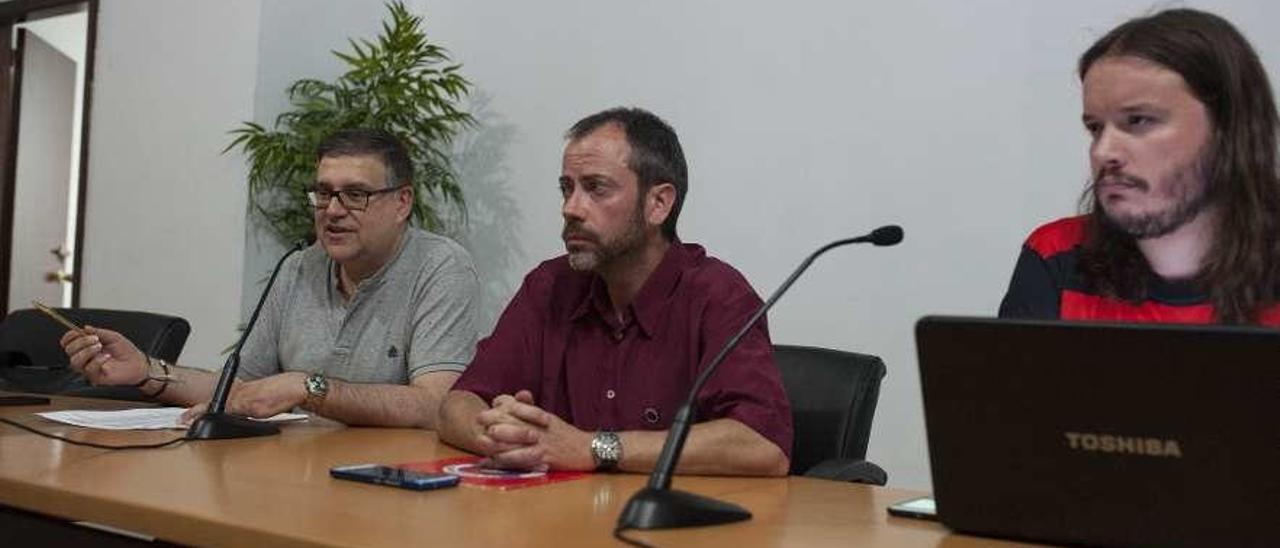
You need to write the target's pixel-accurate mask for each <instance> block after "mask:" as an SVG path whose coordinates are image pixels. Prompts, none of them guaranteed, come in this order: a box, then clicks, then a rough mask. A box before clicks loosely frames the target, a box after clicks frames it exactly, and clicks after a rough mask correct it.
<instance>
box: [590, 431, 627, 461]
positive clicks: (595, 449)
mask: <svg viewBox="0 0 1280 548" xmlns="http://www.w3.org/2000/svg"><path fill="white" fill-rule="evenodd" d="M591 459H592V460H594V461H595V463H596V470H600V471H608V470H613V469H615V468H617V467H618V461H620V460H622V438H619V437H618V434H616V433H613V432H609V431H600V432H596V435H595V437H593V438H591Z"/></svg>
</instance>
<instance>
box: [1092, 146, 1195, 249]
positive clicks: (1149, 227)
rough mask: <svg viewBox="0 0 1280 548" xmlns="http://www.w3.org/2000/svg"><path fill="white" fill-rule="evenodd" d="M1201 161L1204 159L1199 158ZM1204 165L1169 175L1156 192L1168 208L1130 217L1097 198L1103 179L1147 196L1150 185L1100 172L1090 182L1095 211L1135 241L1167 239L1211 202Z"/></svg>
mask: <svg viewBox="0 0 1280 548" xmlns="http://www.w3.org/2000/svg"><path fill="white" fill-rule="evenodd" d="M1201 158H1204V156H1203V155H1202V156H1201ZM1206 163H1207V162H1204V161H1202V160H1197V161H1195V162H1194V163H1193V164H1191V165H1186V166H1183V167H1181V168H1179V169H1177V170H1176V171H1175V172H1174V173H1173V174H1172V175H1170V177H1169V181H1168V184H1166V185H1164V186H1163V188H1161V189H1160V190H1159V191H1158V192H1159V194H1158V197H1161V198H1165V199H1166V201H1167V202H1168V205H1167V206H1165V207H1164V208H1162V209H1160V210H1157V211H1140V212H1133V213H1126V212H1121V211H1111V210H1109V209H1108V208H1107V206H1106V205H1105V204H1103V203H1102V202H1101V200H1099V198H1098V191H1097V187H1098V184H1099V183H1100V182H1101V181H1102V180H1103V179H1104V178H1106V179H1110V180H1112V181H1117V182H1119V184H1122V185H1125V186H1130V187H1133V188H1137V189H1140V190H1143V191H1144V192H1145V193H1148V194H1149V195H1150V193H1151V188H1152V187H1151V183H1150V182H1148V181H1147V180H1145V179H1142V178H1141V177H1136V176H1133V175H1128V174H1125V173H1122V172H1117V171H1114V170H1105V171H1102V172H1100V173H1099V174H1098V176H1097V177H1096V178H1095V179H1094V181H1093V189H1094V190H1093V195H1094V207H1095V209H1096V208H1101V211H1102V219H1103V220H1104V221H1105V222H1106V224H1107V225H1108V226H1111V227H1112V228H1114V229H1116V230H1119V231H1120V232H1123V233H1125V234H1127V235H1129V236H1130V237H1132V238H1134V239H1135V240H1145V239H1151V238H1159V237H1161V236H1167V235H1169V234H1172V233H1173V232H1174V231H1175V230H1178V229H1179V228H1182V227H1183V226H1184V225H1186V224H1187V223H1189V222H1191V221H1192V220H1194V219H1195V218H1196V217H1197V216H1199V215H1200V213H1202V212H1204V210H1205V209H1206V208H1208V207H1209V205H1210V204H1211V203H1212V202H1213V195H1212V193H1211V192H1210V184H1209V182H1208V181H1209V177H1208V175H1209V174H1208V172H1207V171H1206V169H1205V168H1204V166H1205V165H1206Z"/></svg>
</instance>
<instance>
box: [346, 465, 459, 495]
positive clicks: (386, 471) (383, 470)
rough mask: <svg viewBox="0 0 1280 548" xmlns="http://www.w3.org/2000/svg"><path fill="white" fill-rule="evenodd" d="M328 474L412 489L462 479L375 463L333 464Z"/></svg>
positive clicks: (440, 486)
mask: <svg viewBox="0 0 1280 548" xmlns="http://www.w3.org/2000/svg"><path fill="white" fill-rule="evenodd" d="M329 475H330V476H333V477H334V478H337V479H344V480H351V481H360V482H364V483H373V484H377V485H389V486H391V487H399V488H401V489H410V490H413V491H428V490H431V489H444V488H446V487H453V486H455V485H458V482H459V481H461V480H462V478H460V477H458V476H455V475H453V474H428V473H425V472H414V471H413V470H405V469H402V468H393V467H390V466H382V465H377V464H356V465H351V466H335V467H333V468H330V469H329Z"/></svg>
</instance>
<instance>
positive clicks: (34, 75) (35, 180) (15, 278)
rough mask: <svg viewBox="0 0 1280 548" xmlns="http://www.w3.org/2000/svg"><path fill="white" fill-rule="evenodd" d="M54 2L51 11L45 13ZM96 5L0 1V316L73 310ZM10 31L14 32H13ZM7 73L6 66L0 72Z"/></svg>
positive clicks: (62, 1) (55, 0)
mask: <svg viewBox="0 0 1280 548" xmlns="http://www.w3.org/2000/svg"><path fill="white" fill-rule="evenodd" d="M50 6H54V7H50ZM95 7H96V4H95V3H93V2H89V3H83V2H73V1H66V0H41V1H40V2H23V1H21V0H19V1H16V2H10V3H0V16H2V17H3V18H4V19H5V20H4V21H3V28H0V31H7V32H0V36H3V35H4V34H11V38H10V39H6V40H4V41H3V42H0V50H4V51H3V54H0V61H5V60H6V59H5V58H6V57H7V58H8V59H7V61H8V62H7V63H5V64H7V65H8V67H9V70H7V71H3V72H0V80H4V82H3V84H4V85H2V86H0V95H8V96H9V97H3V96H0V103H3V104H0V107H4V106H6V105H7V106H8V108H0V115H3V116H0V125H3V126H7V127H4V128H0V130H2V131H0V133H3V134H4V135H3V136H2V137H3V138H6V139H4V140H7V141H8V143H7V145H5V144H3V143H0V146H5V151H4V153H0V154H3V156H4V158H3V160H4V162H3V163H4V166H3V168H4V171H3V175H4V177H3V183H4V184H3V199H0V247H2V248H3V249H2V251H3V254H2V255H0V312H7V311H8V310H14V309H19V308H27V307H30V306H31V301H33V300H39V301H42V302H44V303H46V304H49V305H53V306H75V305H76V304H77V303H76V301H77V299H76V297H77V295H78V293H79V292H78V291H77V290H78V287H76V284H77V283H78V280H77V279H76V276H75V273H77V272H78V271H79V268H78V267H79V265H78V264H76V262H77V259H78V257H79V256H80V255H81V250H79V249H77V247H78V242H79V241H80V239H81V238H82V237H83V235H82V234H81V232H82V231H81V230H80V227H79V224H80V219H81V218H82V217H83V211H82V209H83V208H82V207H80V206H81V205H82V203H81V202H82V200H81V194H82V193H83V192H84V184H85V181H84V171H83V169H82V168H83V166H82V162H83V159H84V158H85V155H86V154H85V152H86V150H85V149H84V142H83V141H84V139H83V135H84V126H85V125H86V124H85V113H86V112H87V108H86V106H87V103H88V97H89V89H88V88H89V86H88V85H87V82H89V81H91V78H92V70H91V65H92V57H93V52H92V48H91V47H89V45H90V44H91V42H92V37H91V29H92V25H93V23H92V21H93V18H94V15H95V14H96V10H95V9H94V8H95ZM10 29H11V30H10ZM0 68H3V66H0Z"/></svg>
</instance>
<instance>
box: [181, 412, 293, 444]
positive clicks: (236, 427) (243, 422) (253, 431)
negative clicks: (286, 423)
mask: <svg viewBox="0 0 1280 548" xmlns="http://www.w3.org/2000/svg"><path fill="white" fill-rule="evenodd" d="M279 433H280V427H278V426H276V425H274V424H271V423H269V422H262V421H255V420H249V419H247V418H244V417H240V416H236V415H228V414H226V413H205V414H204V415H200V417H199V418H197V419H196V420H194V421H192V423H191V428H188V429H187V439H192V440H225V439H233V438H253V437H257V436H274V435H276V434H279Z"/></svg>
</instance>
